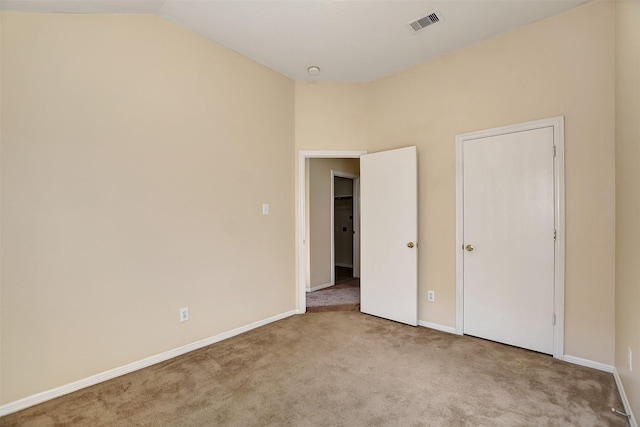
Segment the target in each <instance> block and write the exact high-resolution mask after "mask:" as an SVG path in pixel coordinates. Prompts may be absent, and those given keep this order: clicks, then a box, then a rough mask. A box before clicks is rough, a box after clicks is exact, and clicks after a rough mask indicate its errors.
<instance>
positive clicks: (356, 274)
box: [353, 177, 360, 277]
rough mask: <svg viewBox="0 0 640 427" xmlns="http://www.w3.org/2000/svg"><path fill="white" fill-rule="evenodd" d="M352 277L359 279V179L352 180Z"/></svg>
mask: <svg viewBox="0 0 640 427" xmlns="http://www.w3.org/2000/svg"><path fill="white" fill-rule="evenodd" d="M353 231H354V233H353V277H360V178H359V177H358V178H355V179H354V180H353Z"/></svg>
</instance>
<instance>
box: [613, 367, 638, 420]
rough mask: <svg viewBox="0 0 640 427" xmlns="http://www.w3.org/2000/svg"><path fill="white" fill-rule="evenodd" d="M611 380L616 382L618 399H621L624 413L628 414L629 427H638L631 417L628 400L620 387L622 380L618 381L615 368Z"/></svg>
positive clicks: (618, 376)
mask: <svg viewBox="0 0 640 427" xmlns="http://www.w3.org/2000/svg"><path fill="white" fill-rule="evenodd" d="M613 378H615V380H616V385H617V386H618V392H619V393H620V398H621V399H622V404H623V405H624V411H625V412H626V413H627V414H629V425H630V426H631V427H638V421H637V420H636V418H635V417H634V416H633V411H631V404H630V403H629V399H627V394H626V393H625V392H624V386H623V385H622V380H621V379H620V375H619V374H618V370H617V369H616V368H613ZM616 409H617V408H616Z"/></svg>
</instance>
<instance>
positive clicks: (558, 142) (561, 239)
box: [456, 116, 565, 359]
mask: <svg viewBox="0 0 640 427" xmlns="http://www.w3.org/2000/svg"><path fill="white" fill-rule="evenodd" d="M543 127H552V128H553V143H554V145H555V147H556V156H555V157H554V164H553V171H554V180H555V188H554V190H555V215H554V216H555V220H554V222H555V229H556V232H557V234H556V248H555V249H556V250H555V272H554V276H555V277H554V279H555V286H554V289H555V290H554V313H555V316H556V324H555V326H554V333H553V357H554V358H556V359H563V358H564V357H565V356H564V282H565V212H564V211H565V205H564V199H565V183H564V117H563V116H557V117H551V118H547V119H542V120H534V121H530V122H525V123H518V124H515V125H510V126H503V127H498V128H493V129H486V130H482V131H477V132H469V133H464V134H460V135H456V333H458V334H460V335H462V334H464V268H463V267H464V264H463V255H464V254H463V252H462V251H463V249H462V245H463V244H464V229H463V214H464V200H463V182H464V181H463V170H462V168H463V154H462V144H463V142H464V141H468V140H473V139H479V138H486V137H490V136H497V135H503V134H507V133H514V132H523V131H527V130H533V129H539V128H543Z"/></svg>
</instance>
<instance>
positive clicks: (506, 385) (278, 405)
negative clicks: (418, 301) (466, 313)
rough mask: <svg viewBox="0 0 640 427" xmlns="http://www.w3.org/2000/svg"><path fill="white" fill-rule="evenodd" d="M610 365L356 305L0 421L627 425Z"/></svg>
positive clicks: (292, 320)
mask: <svg viewBox="0 0 640 427" xmlns="http://www.w3.org/2000/svg"><path fill="white" fill-rule="evenodd" d="M612 406H614V407H618V408H621V407H622V404H621V402H620V398H619V396H618V393H617V391H616V387H615V383H614V379H613V376H612V375H611V374H609V373H605V372H601V371H596V370H593V369H590V368H585V367H581V366H577V365H572V364H569V363H566V362H561V361H558V360H555V359H553V358H551V357H550V356H545V355H541V354H537V353H533V352H530V351H526V350H521V349H517V348H513V347H509V346H505V345H501V344H496V343H493V342H489V341H485V340H481V339H477V338H472V337H460V336H456V335H451V334H447V333H443V332H439V331H435V330H431V329H427V328H422V327H411V326H406V325H401V324H398V323H395V322H391V321H387V320H383V319H379V318H376V317H372V316H367V315H364V314H361V313H359V312H353V311H350V312H326V313H311V314H304V315H298V316H293V317H289V318H287V319H284V320H281V321H278V322H275V323H272V324H269V325H267V326H264V327H262V328H259V329H255V330H252V331H250V332H247V333H245V334H242V335H239V336H236V337H234V338H230V339H228V340H225V341H222V342H220V343H217V344H214V345H211V346H209V347H206V348H203V349H201V350H197V351H194V352H191V353H189V354H186V355H184V356H181V357H178V358H175V359H172V360H170V361H167V362H164V363H161V364H158V365H155V366H152V367H149V368H146V369H143V370H140V371H137V372H134V373H131V374H128V375H125V376H122V377H119V378H116V379H114V380H111V381H108V382H105V383H102V384H99V385H96V386H93V387H90V388H87V389H84V390H80V391H78V392H75V393H73V394H70V395H67V396H64V397H61V398H59V399H56V400H53V401H50V402H47V403H44V404H41V405H39V406H35V407H33V408H30V409H27V410H24V411H22V412H19V413H16V414H12V415H8V416H6V417H4V418H2V419H0V424H2V425H3V426H7V427H8V426H54V425H55V426H57V425H64V426H66V425H78V426H91V427H97V426H243V427H244V426H394V427H395V426H509V427H514V426H581V427H589V426H627V422H626V420H625V419H624V418H622V417H620V416H617V415H615V414H612V413H611V410H610V408H611V407H612Z"/></svg>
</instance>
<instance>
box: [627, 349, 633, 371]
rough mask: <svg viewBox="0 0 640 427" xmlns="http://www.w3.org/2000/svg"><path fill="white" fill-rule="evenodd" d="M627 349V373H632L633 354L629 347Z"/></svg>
mask: <svg viewBox="0 0 640 427" xmlns="http://www.w3.org/2000/svg"><path fill="white" fill-rule="evenodd" d="M628 349H629V356H628V358H629V372H633V352H632V351H631V347H629V348H628Z"/></svg>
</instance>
